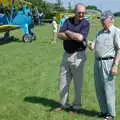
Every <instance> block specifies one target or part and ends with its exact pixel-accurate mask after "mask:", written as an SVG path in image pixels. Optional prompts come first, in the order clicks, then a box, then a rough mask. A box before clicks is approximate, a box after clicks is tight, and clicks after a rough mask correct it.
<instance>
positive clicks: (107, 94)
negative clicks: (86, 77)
mask: <svg viewBox="0 0 120 120" xmlns="http://www.w3.org/2000/svg"><path fill="white" fill-rule="evenodd" d="M112 64H113V60H99V61H98V60H95V64H94V78H95V88H96V95H97V99H98V102H99V106H100V109H101V112H103V113H108V114H110V115H112V116H115V115H116V112H115V77H114V76H112V74H111V68H112Z"/></svg>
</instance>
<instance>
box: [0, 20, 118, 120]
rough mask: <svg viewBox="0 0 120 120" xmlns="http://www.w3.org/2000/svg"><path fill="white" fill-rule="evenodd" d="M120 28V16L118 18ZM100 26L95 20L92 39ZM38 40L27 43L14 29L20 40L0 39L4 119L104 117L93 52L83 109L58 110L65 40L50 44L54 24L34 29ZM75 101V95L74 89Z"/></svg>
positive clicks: (84, 119) (0, 112)
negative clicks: (97, 94) (97, 114)
mask: <svg viewBox="0 0 120 120" xmlns="http://www.w3.org/2000/svg"><path fill="white" fill-rule="evenodd" d="M116 25H117V26H118V27H119V26H120V23H119V18H118V20H117V21H116ZM99 28H100V23H99V21H92V22H91V29H90V34H89V36H88V39H89V40H93V39H94V36H95V33H96V31H97V30H99ZM34 32H35V33H36V35H37V40H36V41H33V42H32V43H23V42H22V40H21V38H22V35H23V33H22V32H21V31H20V30H16V31H13V32H11V35H14V36H15V37H16V38H17V39H16V40H14V41H9V42H8V41H7V42H0V120H88V119H89V120H95V119H96V120H101V119H100V118H97V117H96V116H95V115H96V113H97V112H99V107H98V103H97V100H96V96H95V90H94V79H93V62H94V56H93V53H92V52H91V51H89V50H87V51H86V52H87V62H86V65H85V72H84V76H85V79H84V88H83V96H82V103H83V110H82V111H81V112H80V113H79V114H75V115H71V114H69V113H68V112H65V111H61V112H54V111H51V109H53V108H55V107H56V106H57V105H59V103H58V100H59V89H58V83H59V65H60V62H61V58H62V55H63V47H62V41H61V40H57V44H50V41H51V35H52V33H51V26H50V25H49V24H47V25H44V26H37V27H35V28H34ZM119 79H120V75H118V77H117V80H116V91H117V92H116V98H117V105H116V111H117V117H116V120H119V117H120V114H119V113H120V108H119V107H120V106H119V103H120V96H119V94H120V91H119V86H120V81H119ZM70 93H71V96H70V98H71V102H72V100H73V97H74V90H73V85H71V89H70Z"/></svg>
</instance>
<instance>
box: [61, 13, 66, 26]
mask: <svg viewBox="0 0 120 120" xmlns="http://www.w3.org/2000/svg"><path fill="white" fill-rule="evenodd" d="M65 20H66V17H65V15H63V16H62V19H61V20H60V27H62V26H63V24H64V22H65Z"/></svg>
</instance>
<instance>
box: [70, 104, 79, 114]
mask: <svg viewBox="0 0 120 120" xmlns="http://www.w3.org/2000/svg"><path fill="white" fill-rule="evenodd" d="M79 112H80V108H79V109H75V108H74V107H73V106H71V108H70V114H76V113H79Z"/></svg>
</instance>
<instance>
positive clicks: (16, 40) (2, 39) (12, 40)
mask: <svg viewBox="0 0 120 120" xmlns="http://www.w3.org/2000/svg"><path fill="white" fill-rule="evenodd" d="M10 42H22V41H19V39H17V38H15V37H13V36H11V37H9V38H7V39H5V38H4V37H1V38H0V45H4V44H8V43H10Z"/></svg>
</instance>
